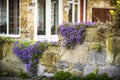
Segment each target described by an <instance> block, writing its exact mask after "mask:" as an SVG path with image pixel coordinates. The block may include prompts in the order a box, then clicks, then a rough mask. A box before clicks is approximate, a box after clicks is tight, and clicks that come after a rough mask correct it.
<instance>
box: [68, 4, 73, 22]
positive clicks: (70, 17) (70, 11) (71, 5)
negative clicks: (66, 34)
mask: <svg viewBox="0 0 120 80" xmlns="http://www.w3.org/2000/svg"><path fill="white" fill-rule="evenodd" d="M72 7H73V4H70V9H69V14H68V18H69V22H71V23H72Z"/></svg>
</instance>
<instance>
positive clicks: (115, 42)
mask: <svg viewBox="0 0 120 80" xmlns="http://www.w3.org/2000/svg"><path fill="white" fill-rule="evenodd" d="M106 46H107V48H106V50H107V52H106V62H107V63H109V64H113V63H114V61H117V59H119V54H120V37H108V38H107V39H106ZM117 55H118V56H117ZM119 66H120V65H119Z"/></svg>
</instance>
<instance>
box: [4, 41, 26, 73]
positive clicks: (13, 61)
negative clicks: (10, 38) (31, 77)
mask: <svg viewBox="0 0 120 80" xmlns="http://www.w3.org/2000/svg"><path fill="white" fill-rule="evenodd" d="M12 45H13V44H12V43H11V44H8V43H6V44H4V46H3V56H4V57H3V60H2V66H3V68H5V69H9V70H11V71H15V70H17V69H23V68H24V65H23V63H22V62H21V61H20V59H19V58H18V57H16V55H15V54H14V53H13V51H12Z"/></svg>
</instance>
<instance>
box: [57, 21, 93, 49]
mask: <svg viewBox="0 0 120 80" xmlns="http://www.w3.org/2000/svg"><path fill="white" fill-rule="evenodd" d="M92 25H93V23H91V22H86V23H76V24H70V23H64V24H62V25H61V26H60V29H59V30H60V34H61V35H62V36H63V38H64V42H63V46H64V47H66V48H68V49H70V48H72V49H74V48H75V45H76V44H81V43H82V40H83V38H84V31H85V28H86V27H89V26H92Z"/></svg>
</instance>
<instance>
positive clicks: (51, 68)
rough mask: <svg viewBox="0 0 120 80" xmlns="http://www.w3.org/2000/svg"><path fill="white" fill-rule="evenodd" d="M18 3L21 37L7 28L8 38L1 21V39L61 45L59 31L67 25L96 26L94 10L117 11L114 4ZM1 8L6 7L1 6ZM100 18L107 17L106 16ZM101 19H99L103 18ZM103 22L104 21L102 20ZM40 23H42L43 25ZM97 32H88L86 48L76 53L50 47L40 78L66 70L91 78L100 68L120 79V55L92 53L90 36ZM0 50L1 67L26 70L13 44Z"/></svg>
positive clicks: (103, 0) (73, 0)
mask: <svg viewBox="0 0 120 80" xmlns="http://www.w3.org/2000/svg"><path fill="white" fill-rule="evenodd" d="M4 1H5V0H0V3H1V2H4ZM6 1H7V5H9V3H8V1H9V0H6ZM11 1H12V0H11ZM18 1H19V2H18V3H19V33H18V34H15V35H14V34H10V35H9V34H8V33H9V30H8V29H9V26H7V34H5V31H4V30H3V29H2V28H1V20H2V19H1V17H0V36H9V37H14V38H16V39H22V40H23V39H24V40H48V41H59V38H58V35H57V28H58V26H59V25H60V24H62V23H63V22H71V23H75V22H92V21H93V20H92V18H93V17H92V16H94V14H93V12H94V11H93V8H95V10H101V9H102V10H101V12H102V11H103V12H104V10H103V9H105V10H106V9H107V10H108V9H113V7H112V6H111V0H18ZM11 3H12V2H11ZM4 4H5V2H4ZM16 6H17V5H16ZM0 7H4V6H1V5H0ZM8 9H9V8H8V6H7V10H8ZM1 11H2V9H1V8H0V16H2V15H3V13H2V12H1ZM71 11H72V12H71ZM1 13H2V14H1ZM13 13H14V11H13ZM53 13H54V14H53ZM8 14H9V10H8V11H7V16H8ZM95 15H96V14H95ZM99 15H102V16H103V15H104V14H99ZM96 16H97V15H96ZM97 17H98V18H99V16H97ZM8 19H9V17H7V20H8ZM95 20H96V19H95ZM100 20H103V18H101V19H100ZM8 21H9V20H8ZM38 21H41V22H43V23H41V22H38ZM8 24H9V22H7V25H8ZM2 26H3V24H2ZM39 27H40V28H39ZM52 27H53V28H52ZM90 31H91V32H90ZM93 31H95V29H94V28H92V29H91V30H88V31H87V32H88V33H87V38H88V39H87V40H86V42H85V43H84V44H82V45H77V46H76V48H75V49H74V50H68V49H65V48H61V45H60V46H57V47H49V48H48V50H46V51H45V52H44V54H43V57H42V59H41V60H40V61H39V64H38V75H46V74H48V75H50V74H53V73H54V72H56V71H58V70H64V71H69V72H71V73H74V74H76V75H81V76H83V75H86V74H88V72H92V71H93V70H94V69H96V68H98V69H99V72H98V73H101V72H104V71H106V72H107V73H108V75H109V76H115V77H119V76H120V73H119V72H120V67H119V66H120V61H119V60H120V55H119V54H118V53H119V52H118V53H117V57H114V56H115V54H112V53H111V54H109V53H107V52H106V50H105V49H104V48H103V49H102V51H101V52H100V53H99V52H96V51H94V50H91V48H90V45H91V43H92V42H91V41H90V40H92V39H91V37H92V36H90V34H93ZM94 34H96V33H94ZM92 38H93V37H92ZM111 40H112V39H111ZM118 40H120V39H118ZM93 43H94V42H93ZM0 49H1V50H0V51H1V52H0V53H2V54H3V59H0V67H2V68H5V67H6V68H7V69H8V68H9V69H10V70H13V71H15V69H20V68H22V69H24V64H23V63H22V62H21V61H20V60H19V59H18V58H17V57H16V56H15V55H14V54H13V52H12V44H4V45H2V47H0ZM18 64H19V65H18ZM111 64H114V65H111ZM110 72H112V73H110Z"/></svg>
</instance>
